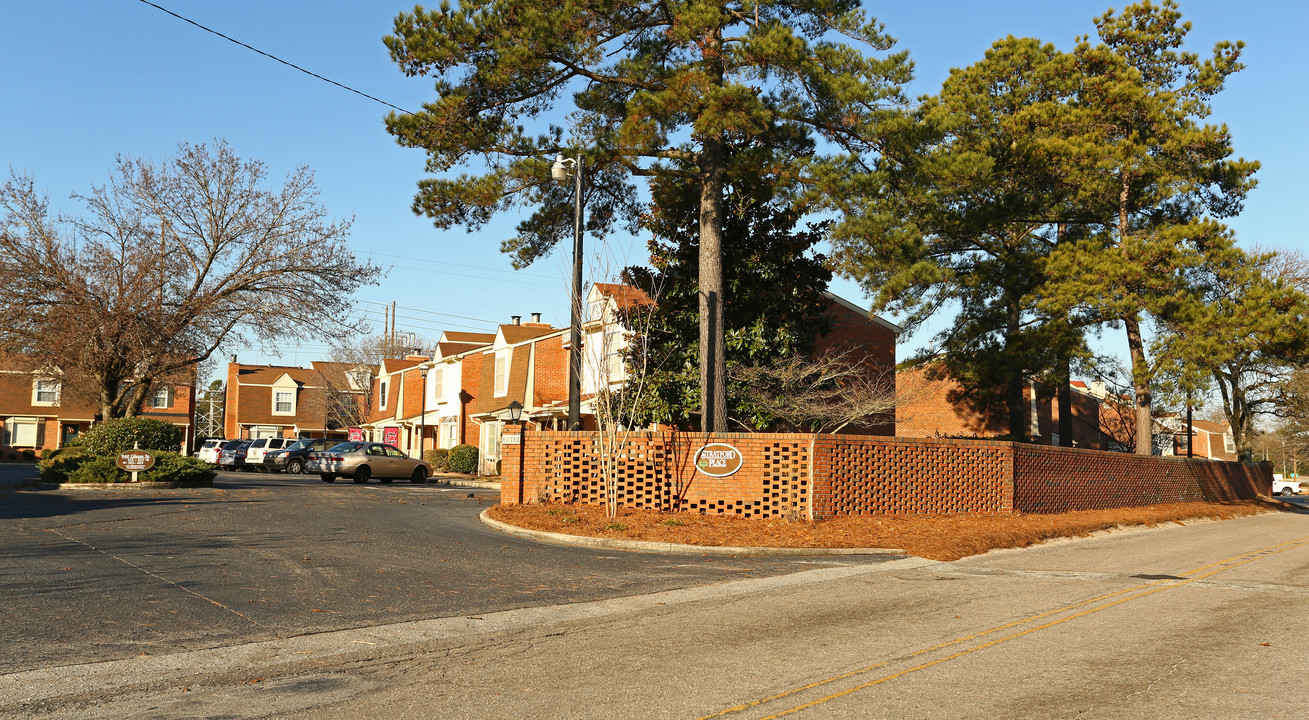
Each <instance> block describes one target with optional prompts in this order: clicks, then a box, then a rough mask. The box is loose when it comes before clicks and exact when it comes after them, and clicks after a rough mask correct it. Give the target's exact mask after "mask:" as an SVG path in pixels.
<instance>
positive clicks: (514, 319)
mask: <svg viewBox="0 0 1309 720" xmlns="http://www.w3.org/2000/svg"><path fill="white" fill-rule="evenodd" d="M509 319H510V320H511V321H512V322H513V324H515V325H521V324H522V322H523V316H522V315H510V316H509Z"/></svg>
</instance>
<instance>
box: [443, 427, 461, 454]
mask: <svg viewBox="0 0 1309 720" xmlns="http://www.w3.org/2000/svg"><path fill="white" fill-rule="evenodd" d="M458 438H459V424H458V423H455V422H443V423H441V442H440V445H439V447H443V448H447V449H448V448H452V447H454V446H455V445H458V444H459V443H458Z"/></svg>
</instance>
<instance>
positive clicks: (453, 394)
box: [227, 283, 900, 473]
mask: <svg viewBox="0 0 1309 720" xmlns="http://www.w3.org/2000/svg"><path fill="white" fill-rule="evenodd" d="M828 299H829V301H830V304H829V307H828V310H827V320H828V322H829V325H830V328H831V329H830V332H829V333H828V334H827V335H826V336H824V337H822V338H820V340H819V343H818V349H819V350H822V349H825V348H835V349H848V350H850V351H852V352H856V353H858V354H859V358H860V360H861V361H862V362H863V363H864V364H865V365H866V366H867V367H868V369H869V372H870V373H876V374H877V375H878V376H885V377H887V378H889V382H891V383H894V372H893V370H894V366H895V343H896V336H897V335H898V334H899V332H900V328H899V327H897V326H895V325H893V324H891V323H889V322H886V321H885V320H882V319H881V318H877V317H871V318H870V317H869V315H868V314H867V312H866V311H863V310H861V309H860V308H858V307H857V306H856V305H854V304H853V303H850V302H848V301H846V300H843V299H841V298H839V297H837V296H835V295H832V294H830V293H828ZM586 302H587V308H586V317H585V318H584V320H583V328H582V330H583V342H582V346H583V347H582V374H581V387H582V427H583V429H588V430H589V429H595V427H596V423H595V416H594V412H593V405H592V404H593V403H594V402H595V398H596V395H597V392H598V390H599V389H600V387H601V386H602V385H603V384H608V385H609V386H610V387H617V386H621V385H622V383H623V382H625V381H626V367H625V363H623V362H622V357H623V354H622V353H623V350H624V349H625V343H626V339H625V335H626V332H625V330H624V329H623V328H622V327H620V326H619V325H618V318H619V316H620V315H619V313H617V312H616V311H617V310H619V309H630V308H631V307H632V306H633V305H645V304H649V303H650V300H649V298H648V297H646V296H645V294H644V293H642V292H641V291H640V290H637V289H635V288H631V287H628V286H625V285H616V284H606V283H597V284H595V285H593V286H592V288H591V290H590V291H589V293H588V296H587V299H586ZM569 350H570V343H569V329H568V328H567V327H563V328H557V327H554V326H552V325H550V324H549V323H544V322H541V318H540V314H539V313H536V314H533V315H532V316H531V320H530V321H529V322H522V321H521V316H515V317H514V318H513V319H512V320H511V322H509V323H506V324H503V325H500V326H499V327H498V328H497V329H496V332H495V333H467V332H446V333H444V334H443V335H442V336H441V338H440V340H439V341H438V342H437V344H436V347H435V348H433V351H432V353H431V355H430V356H429V355H424V354H421V353H420V352H417V351H416V352H415V353H413V354H411V355H409V356H407V357H404V358H395V359H386V360H384V361H382V363H381V364H380V365H379V366H377V367H376V368H373V369H372V370H371V371H370V375H369V380H368V387H369V393H368V394H369V398H370V399H369V401H368V408H367V412H366V415H365V417H366V421H365V422H363V423H361V426H360V427H361V429H362V430H363V431H364V433H365V435H366V436H367V437H368V438H369V439H372V440H383V439H385V438H388V437H390V438H392V439H394V441H395V444H396V446H397V447H399V448H401V449H402V450H405V451H406V452H407V453H409V454H410V455H418V454H419V452H420V451H421V450H423V449H431V448H451V447H454V446H455V445H461V444H474V445H477V447H478V449H479V457H480V459H481V469H482V472H484V473H493V472H495V466H496V462H497V461H498V460H499V459H500V435H501V432H502V429H503V427H504V424H505V422H506V420H507V419H508V408H509V405H510V404H511V403H513V402H515V401H517V402H519V403H521V404H522V406H523V415H522V417H523V420H524V421H526V422H530V423H532V424H533V425H534V426H535V427H538V428H550V429H563V427H564V425H565V424H566V422H567V416H568V375H569ZM323 365H326V364H324V363H314V364H313V366H314V367H315V368H317V367H319V366H323ZM233 368H235V369H236V370H235V371H236V374H235V375H233V374H232V373H233ZM349 370H350V369H349V368H342V371H343V372H347V371H349ZM356 371H357V368H356ZM352 377H353V376H352ZM232 388H238V390H239V392H238V393H237V397H238V400H237V401H236V402H233V400H232V396H233V390H232ZM891 389H892V390H894V388H893V387H892V388H891ZM315 390H316V388H315V387H314V385H313V382H312V379H311V378H310V376H309V371H308V370H304V369H301V368H287V367H278V366H251V365H244V366H235V364H234V365H233V366H232V367H229V382H228V395H229V399H228V403H227V411H228V414H227V423H228V432H229V434H230V433H232V432H233V431H234V430H237V429H240V430H241V431H242V432H245V433H247V435H246V436H249V433H253V432H257V433H269V432H280V433H282V434H287V433H290V432H292V431H293V430H298V431H299V433H300V434H301V435H304V434H306V433H305V431H306V429H313V428H320V427H322V422H321V421H317V422H316V421H315V419H314V415H315V413H318V412H320V409H321V400H317V401H315V400H314V398H315V395H314V392H315ZM293 392H298V393H299V395H297V396H296V397H297V399H295V400H294V401H293V400H292V396H291V393H293ZM279 393H280V394H279ZM279 397H280V398H281V399H280V400H278V398H279ZM300 397H304V398H306V400H304V401H301V400H299V399H298V398H300ZM277 402H282V403H283V406H282V410H281V413H280V414H277V415H275V414H274V413H273V410H272V408H274V407H275V404H276V403H277ZM302 408H309V410H308V416H307V417H306V415H305V413H304V412H302ZM252 413H253V414H252ZM852 431H853V432H862V433H868V434H879V435H891V434H893V433H894V416H893V413H891V414H888V416H887V417H885V418H880V419H879V422H877V423H875V424H874V425H872V426H868V427H863V428H859V429H853V430H852ZM315 434H316V433H315ZM231 436H232V437H235V435H231Z"/></svg>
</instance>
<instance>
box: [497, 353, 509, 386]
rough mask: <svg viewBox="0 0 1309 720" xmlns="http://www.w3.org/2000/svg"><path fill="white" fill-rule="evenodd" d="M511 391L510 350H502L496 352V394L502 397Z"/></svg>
mask: <svg viewBox="0 0 1309 720" xmlns="http://www.w3.org/2000/svg"><path fill="white" fill-rule="evenodd" d="M508 392H509V351H508V350H501V351H500V352H497V353H496V354H495V396H496V397H501V396H502V395H505V394H506V393H508Z"/></svg>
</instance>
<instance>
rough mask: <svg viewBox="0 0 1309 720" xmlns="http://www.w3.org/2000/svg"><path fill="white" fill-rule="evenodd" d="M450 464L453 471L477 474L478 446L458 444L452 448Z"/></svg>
mask: <svg viewBox="0 0 1309 720" xmlns="http://www.w3.org/2000/svg"><path fill="white" fill-rule="evenodd" d="M449 466H450V472H453V473H464V474H465V475H475V474H477V446H476V445H456V446H454V447H452V448H450V456H449Z"/></svg>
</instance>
